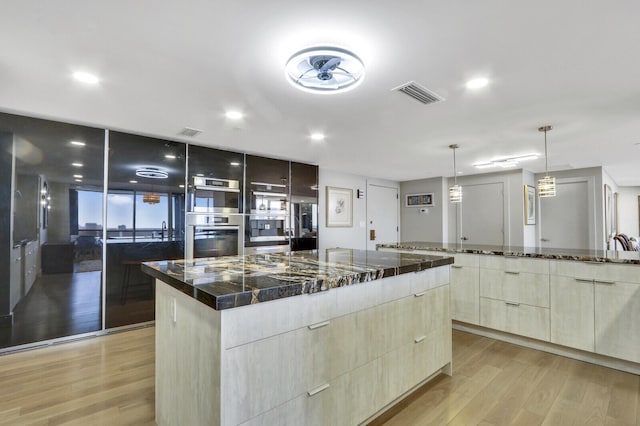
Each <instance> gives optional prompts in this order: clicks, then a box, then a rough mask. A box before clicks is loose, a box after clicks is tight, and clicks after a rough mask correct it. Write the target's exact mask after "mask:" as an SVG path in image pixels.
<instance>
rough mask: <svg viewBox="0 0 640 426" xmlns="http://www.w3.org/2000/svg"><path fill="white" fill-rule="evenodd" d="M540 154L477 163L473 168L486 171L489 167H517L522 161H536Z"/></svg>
mask: <svg viewBox="0 0 640 426" xmlns="http://www.w3.org/2000/svg"><path fill="white" fill-rule="evenodd" d="M538 157H539V155H538V154H523V155H516V156H514V157H500V158H494V159H493V160H489V161H487V162H486V163H477V164H474V165H473V166H474V167H476V168H478V169H486V168H487V167H516V166H517V165H518V163H519V162H520V161H527V160H535V159H537V158H538Z"/></svg>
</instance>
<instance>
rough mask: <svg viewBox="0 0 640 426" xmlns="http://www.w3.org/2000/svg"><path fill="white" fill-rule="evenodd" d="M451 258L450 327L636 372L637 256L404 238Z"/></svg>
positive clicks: (639, 365)
mask: <svg viewBox="0 0 640 426" xmlns="http://www.w3.org/2000/svg"><path fill="white" fill-rule="evenodd" d="M377 248H378V250H380V251H384V252H395V253H410V254H430V255H438V254H444V255H449V256H453V257H454V259H455V264H454V265H452V270H451V283H450V284H451V311H452V313H451V314H452V319H453V320H454V323H453V325H454V328H457V329H460V330H464V331H468V332H473V333H476V334H481V335H484V336H488V337H492V338H496V339H500V340H504V341H508V342H511V343H516V344H519V345H524V346H528V347H532V348H535V349H540V350H544V351H548V352H552V353H556V354H559V355H563V356H567V357H571V358H575V359H580V360H583V361H589V362H593V363H597V364H601V365H605V366H607V367H612V368H617V369H620V370H624V371H628V372H631V373H634V374H640V252H635V251H605V250H576V249H561V248H532V247H513V246H506V247H503V246H481V245H472V244H466V243H464V244H463V243H458V244H446V243H445V244H443V243H432V242H421V241H411V242H403V243H399V244H380V245H378V247H377Z"/></svg>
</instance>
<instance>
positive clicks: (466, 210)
mask: <svg viewBox="0 0 640 426" xmlns="http://www.w3.org/2000/svg"><path fill="white" fill-rule="evenodd" d="M460 209H461V219H460V228H459V231H458V232H459V233H458V238H459V241H461V242H462V243H463V244H472V245H478V244H482V245H484V244H488V245H495V246H502V245H504V184H503V183H502V182H496V183H486V184H480V185H465V186H463V187H462V203H460Z"/></svg>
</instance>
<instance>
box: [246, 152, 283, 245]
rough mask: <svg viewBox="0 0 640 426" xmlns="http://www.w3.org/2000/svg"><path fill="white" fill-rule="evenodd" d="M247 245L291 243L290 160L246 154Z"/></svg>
mask: <svg viewBox="0 0 640 426" xmlns="http://www.w3.org/2000/svg"><path fill="white" fill-rule="evenodd" d="M246 162H247V168H246V176H247V177H246V179H247V182H246V193H245V213H248V216H247V218H246V221H245V247H260V246H277V245H287V244H289V220H288V211H289V207H288V205H289V162H288V161H285V160H276V159H273V158H265V157H257V156H253V155H247V156H246Z"/></svg>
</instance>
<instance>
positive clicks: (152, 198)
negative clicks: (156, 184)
mask: <svg viewBox="0 0 640 426" xmlns="http://www.w3.org/2000/svg"><path fill="white" fill-rule="evenodd" d="M142 202H143V203H147V204H151V205H154V204H158V203H160V194H142Z"/></svg>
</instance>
